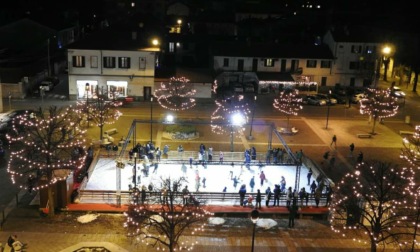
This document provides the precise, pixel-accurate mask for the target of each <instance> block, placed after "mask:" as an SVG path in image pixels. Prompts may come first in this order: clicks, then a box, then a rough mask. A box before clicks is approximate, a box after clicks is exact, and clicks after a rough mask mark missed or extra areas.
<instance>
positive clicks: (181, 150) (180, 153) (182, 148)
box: [178, 145, 184, 160]
mask: <svg viewBox="0 0 420 252" xmlns="http://www.w3.org/2000/svg"><path fill="white" fill-rule="evenodd" d="M183 154H184V147H182V145H179V146H178V156H179V158H180V159H181V160H182V158H183Z"/></svg>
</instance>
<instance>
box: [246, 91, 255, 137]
mask: <svg viewBox="0 0 420 252" xmlns="http://www.w3.org/2000/svg"><path fill="white" fill-rule="evenodd" d="M256 103H257V96H256V95H255V96H254V108H253V110H252V116H251V129H250V130H249V136H248V139H249V140H252V139H253V137H252V124H253V123H254V115H255V106H256Z"/></svg>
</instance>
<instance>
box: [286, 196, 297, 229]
mask: <svg viewBox="0 0 420 252" xmlns="http://www.w3.org/2000/svg"><path fill="white" fill-rule="evenodd" d="M288 209H289V228H293V227H294V226H295V217H296V214H297V211H298V206H297V204H296V201H295V200H294V201H293V204H292V205H291V206H289V207H288Z"/></svg>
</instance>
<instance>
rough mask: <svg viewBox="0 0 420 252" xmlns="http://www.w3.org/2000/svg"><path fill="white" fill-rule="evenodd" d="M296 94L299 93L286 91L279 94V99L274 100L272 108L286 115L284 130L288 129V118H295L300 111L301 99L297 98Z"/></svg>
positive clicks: (290, 90) (294, 90)
mask: <svg viewBox="0 0 420 252" xmlns="http://www.w3.org/2000/svg"><path fill="white" fill-rule="evenodd" d="M298 94H299V91H298V90H297V89H287V90H285V91H283V92H281V93H280V95H279V98H276V99H274V102H273V107H274V108H275V109H277V110H278V111H280V112H282V113H285V114H286V117H287V127H286V129H288V128H289V118H290V116H291V115H293V116H297V115H298V112H299V111H300V110H302V98H299V97H297V95H298Z"/></svg>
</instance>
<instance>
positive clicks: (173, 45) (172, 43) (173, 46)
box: [169, 42, 175, 53]
mask: <svg viewBox="0 0 420 252" xmlns="http://www.w3.org/2000/svg"><path fill="white" fill-rule="evenodd" d="M169 52H171V53H173V52H175V43H174V42H169Z"/></svg>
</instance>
